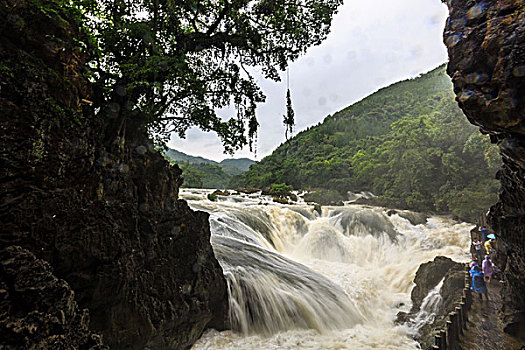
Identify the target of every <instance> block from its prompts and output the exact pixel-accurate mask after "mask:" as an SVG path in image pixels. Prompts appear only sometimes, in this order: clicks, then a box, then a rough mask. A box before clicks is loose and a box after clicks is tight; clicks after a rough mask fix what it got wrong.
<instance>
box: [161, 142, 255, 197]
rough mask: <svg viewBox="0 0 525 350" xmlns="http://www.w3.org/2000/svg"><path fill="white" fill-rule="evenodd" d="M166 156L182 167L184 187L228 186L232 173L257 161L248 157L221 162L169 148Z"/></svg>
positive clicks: (239, 172) (243, 169)
mask: <svg viewBox="0 0 525 350" xmlns="http://www.w3.org/2000/svg"><path fill="white" fill-rule="evenodd" d="M165 156H166V157H167V158H168V160H169V161H170V162H172V163H177V164H178V165H179V166H180V168H181V169H182V176H183V178H184V183H183V184H182V187H195V188H226V187H228V183H229V182H230V178H231V176H232V175H239V174H242V173H244V172H245V171H247V170H248V169H249V168H250V165H252V164H254V163H255V162H254V161H253V160H251V159H248V158H238V159H235V158H234V159H224V160H223V161H221V162H220V163H218V162H216V161H214V160H211V159H207V158H203V157H194V156H190V155H188V154H186V153H183V152H180V151H177V150H174V149H171V148H168V150H167V151H166V152H165Z"/></svg>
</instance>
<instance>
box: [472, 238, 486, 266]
mask: <svg viewBox="0 0 525 350" xmlns="http://www.w3.org/2000/svg"><path fill="white" fill-rule="evenodd" d="M472 245H473V246H474V248H475V249H476V256H477V258H478V261H482V260H483V256H484V255H485V254H483V243H481V242H480V241H479V239H477V238H476V239H474V241H473V242H472Z"/></svg>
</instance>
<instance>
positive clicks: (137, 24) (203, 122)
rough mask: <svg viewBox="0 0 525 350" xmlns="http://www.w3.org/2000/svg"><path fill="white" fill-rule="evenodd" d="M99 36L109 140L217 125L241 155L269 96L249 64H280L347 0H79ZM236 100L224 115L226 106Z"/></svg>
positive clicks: (100, 105)
mask: <svg viewBox="0 0 525 350" xmlns="http://www.w3.org/2000/svg"><path fill="white" fill-rule="evenodd" d="M73 3H74V4H76V6H78V7H79V8H80V9H81V10H82V11H83V12H84V13H85V14H86V21H87V23H88V28H89V30H90V31H91V35H92V36H93V37H94V38H95V42H96V43H97V45H98V47H97V53H98V54H97V55H96V57H95V59H94V60H93V62H92V64H91V70H92V80H93V82H94V83H95V87H96V89H95V92H96V94H95V98H94V104H95V107H96V108H97V109H96V110H99V111H100V112H99V113H103V115H104V117H105V118H104V120H105V122H106V123H107V126H108V128H107V130H108V132H107V135H106V140H107V142H113V141H115V137H116V138H117V140H119V141H120V142H122V140H123V139H124V138H128V139H129V138H130V137H131V138H133V137H134V136H136V135H137V134H143V133H144V132H146V131H149V132H150V134H151V135H153V136H154V137H155V138H156V139H157V140H165V139H167V138H169V135H170V134H171V133H172V132H177V133H178V134H179V135H180V136H181V137H184V135H185V132H186V131H187V130H188V128H190V127H192V126H197V127H199V128H201V129H202V130H204V131H215V132H216V133H217V134H218V136H219V137H220V138H221V140H222V142H223V145H224V146H225V150H226V151H227V152H230V153H231V152H233V151H234V150H237V149H239V148H241V147H242V146H244V145H246V144H248V143H249V144H250V146H251V140H253V139H254V136H255V133H256V130H257V127H258V122H257V119H256V115H255V110H256V105H257V104H258V103H261V102H263V101H264V100H265V96H264V95H263V93H262V92H261V90H260V89H259V87H258V85H257V84H256V81H255V79H254V78H253V76H252V74H251V73H250V70H249V69H248V67H259V68H260V69H261V70H262V72H263V74H264V76H265V77H266V78H270V79H273V80H276V81H279V75H278V70H279V69H280V70H284V69H285V68H286V67H287V64H288V62H290V61H292V60H294V59H296V58H297V57H298V56H299V55H300V54H301V53H303V52H304V51H305V50H306V48H307V47H309V46H311V45H318V44H319V43H321V41H322V40H323V39H324V38H326V36H327V34H328V33H329V30H330V23H331V20H332V16H333V15H334V13H335V12H336V10H337V7H338V6H339V5H341V3H342V0H320V1H319V0H315V1H314V0H133V1H132V0H73ZM230 105H234V106H235V107H236V111H237V112H236V115H235V116H232V117H231V118H230V119H229V120H227V121H224V120H222V119H221V118H220V117H218V116H217V115H216V113H215V110H216V109H217V108H222V107H227V106H230Z"/></svg>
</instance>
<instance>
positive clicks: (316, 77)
mask: <svg viewBox="0 0 525 350" xmlns="http://www.w3.org/2000/svg"><path fill="white" fill-rule="evenodd" d="M447 15H448V10H447V7H446V5H445V4H443V3H441V1H440V0H395V1H393V0H345V2H344V4H343V5H341V6H340V7H339V12H338V13H337V14H336V15H335V16H334V18H333V22H332V29H331V33H330V34H329V36H328V38H327V39H326V40H325V41H324V42H323V43H322V44H321V45H319V46H315V47H311V48H309V49H308V51H307V52H306V54H305V55H303V56H302V57H300V58H299V59H298V60H296V61H295V62H293V63H291V64H290V67H289V76H290V79H289V84H290V91H291V95H292V105H293V108H294V111H295V123H296V126H295V130H294V134H296V133H297V132H299V131H301V130H304V129H306V128H307V127H309V126H312V125H316V124H318V123H319V122H322V120H323V119H324V118H325V117H326V116H327V115H329V114H334V113H335V112H337V111H339V110H341V109H343V108H345V107H347V106H349V105H351V104H353V103H355V102H357V101H359V100H361V99H363V98H364V97H366V96H368V95H370V94H371V93H373V92H375V91H377V90H378V89H380V88H382V87H385V86H388V85H390V84H392V83H395V82H397V81H400V80H404V79H408V78H412V77H416V76H418V75H419V74H422V73H425V72H428V71H429V70H432V69H433V68H435V67H437V66H439V65H440V64H442V63H444V62H446V61H447V51H446V48H445V45H444V44H443V39H442V37H443V29H444V27H445V21H446V18H447ZM254 75H255V77H256V78H257V81H258V83H259V86H260V87H261V89H262V91H263V92H264V93H265V95H266V102H265V103H264V104H259V105H258V108H257V118H258V121H259V124H260V126H259V131H258V140H257V153H256V154H254V153H252V152H250V151H249V149H248V147H247V146H246V148H245V149H243V150H241V151H238V152H236V153H235V154H234V155H233V156H230V155H228V154H224V153H223V152H224V149H223V147H222V145H221V142H220V140H219V138H218V137H217V135H216V134H215V133H213V132H208V133H205V132H202V131H200V130H199V129H197V128H192V129H190V130H189V131H188V132H187V134H186V138H185V139H180V138H179V137H178V136H176V135H173V136H172V138H171V140H170V142H169V143H168V147H170V148H174V149H177V150H178V151H181V152H184V153H186V154H189V155H192V156H201V157H205V158H208V159H213V160H215V161H221V160H223V159H226V158H240V157H247V158H250V159H254V160H261V159H262V158H264V157H265V156H267V155H270V154H271V153H272V152H273V150H274V149H275V148H277V147H278V146H279V145H280V144H281V143H282V142H284V141H285V136H284V134H285V127H284V125H283V123H282V117H283V115H284V114H285V113H286V72H282V74H281V77H282V81H281V82H273V81H271V80H267V79H264V78H263V77H262V76H261V75H260V74H258V72H257V71H254ZM221 114H223V116H224V117H226V116H227V115H231V113H229V112H227V111H219V115H221Z"/></svg>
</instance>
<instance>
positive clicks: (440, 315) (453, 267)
mask: <svg viewBox="0 0 525 350" xmlns="http://www.w3.org/2000/svg"><path fill="white" fill-rule="evenodd" d="M441 280H443V285H442V287H441V290H440V295H441V297H442V301H441V302H440V304H439V306H438V308H437V310H436V314H435V318H434V320H433V322H431V323H429V324H425V325H423V326H422V327H421V328H420V329H419V331H418V334H416V335H415V339H416V340H417V341H418V342H419V343H420V344H421V348H422V349H430V348H431V347H432V345H433V341H434V335H435V333H436V331H438V330H440V329H442V328H444V326H445V322H446V317H447V316H448V314H449V313H450V312H451V311H454V308H455V307H456V306H457V304H458V303H459V302H460V301H461V295H462V292H463V288H464V286H465V283H464V281H465V265H464V264H460V263H457V262H455V261H453V260H452V259H450V258H447V257H443V256H438V257H436V258H435V259H434V260H433V261H429V262H428V263H425V264H421V266H420V267H419V269H418V270H417V272H416V277H415V278H414V283H415V284H416V285H415V286H414V288H413V289H412V294H411V300H412V308H411V310H410V312H408V313H404V312H400V313H399V314H398V316H397V321H396V322H398V323H407V322H408V323H409V324H411V323H412V322H413V321H414V319H415V318H416V315H417V314H418V312H419V311H420V309H421V306H422V303H423V300H424V299H425V297H426V296H427V295H428V294H429V293H430V292H431V291H432V289H434V288H435V287H436V286H437V285H438V284H439V282H441Z"/></svg>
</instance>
